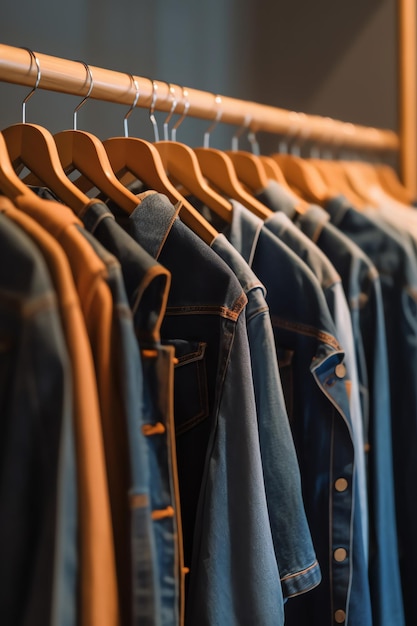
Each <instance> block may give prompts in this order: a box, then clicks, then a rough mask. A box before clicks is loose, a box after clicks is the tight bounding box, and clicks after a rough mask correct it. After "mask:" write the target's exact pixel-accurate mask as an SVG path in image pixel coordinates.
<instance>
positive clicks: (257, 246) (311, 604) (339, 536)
mask: <svg viewBox="0 0 417 626" xmlns="http://www.w3.org/2000/svg"><path fill="white" fill-rule="evenodd" d="M227 236H228V237H229V239H230V241H231V243H232V244H233V245H234V246H235V247H236V248H237V250H238V251H239V252H240V253H241V254H242V255H243V257H244V258H245V259H246V260H247V261H248V262H249V263H250V265H251V267H252V269H253V271H254V272H255V274H256V275H257V276H258V277H259V278H260V280H262V283H263V284H264V285H265V287H266V289H267V303H268V305H269V308H270V313H271V319H272V325H273V328H274V335H275V343H276V350H277V354H278V357H279V362H280V371H281V377H282V383H283V389H284V396H285V400H286V405H287V409H288V414H289V417H290V423H291V428H292V432H293V436H294V441H295V445H296V449H297V455H298V459H299V464H300V470H301V480H302V487H303V497H304V503H305V507H306V512H307V519H308V522H309V525H310V529H311V533H312V537H313V542H314V547H315V550H316V553H317V557H318V561H319V564H320V568H321V571H322V575H323V580H322V582H321V584H320V585H319V586H318V587H316V588H315V589H313V590H312V591H311V592H309V593H307V594H304V595H302V596H299V597H297V598H295V599H293V600H290V601H289V602H287V604H286V624H289V625H292V624H294V626H295V625H297V626H299V625H300V624H306V623H308V624H317V625H320V626H324V625H326V624H329V625H330V624H333V623H334V622H335V620H336V621H337V620H338V619H341V618H342V616H343V620H344V621H346V622H347V623H349V624H357V626H365V625H367V624H371V613H370V601H369V593H368V586H367V580H366V570H365V567H364V553H363V543H362V541H363V539H362V527H361V524H360V516H359V515H358V512H359V510H358V508H357V506H356V505H357V495H356V472H355V459H354V446H353V440H352V427H351V422H350V413H349V400H348V394H347V385H346V383H348V384H349V381H348V380H347V378H346V368H345V366H344V364H343V361H344V353H343V351H342V348H341V347H340V345H339V342H338V341H337V339H336V337H335V329H334V324H333V321H332V319H331V316H330V313H329V310H328V307H327V304H326V301H325V299H324V295H323V292H322V290H321V288H320V285H319V283H318V282H317V279H316V278H315V277H314V275H313V273H312V272H311V270H309V268H308V267H307V266H306V265H305V264H304V263H303V262H302V261H301V260H300V259H299V258H298V257H297V256H296V255H295V254H294V253H293V252H292V251H291V250H290V249H289V248H288V247H287V246H285V244H284V243H282V242H281V241H280V240H279V239H278V238H277V237H276V236H275V235H273V234H272V233H271V232H270V231H269V230H268V229H266V228H265V227H264V226H263V222H262V221H261V220H259V219H258V218H256V217H255V216H254V215H253V214H252V213H250V212H249V211H248V210H247V209H245V208H244V207H242V206H241V205H239V204H238V203H234V206H233V221H232V224H231V227H230V229H229V230H228V231H227ZM364 570H365V571H364ZM352 587H354V588H355V590H356V588H358V592H357V595H356V598H355V599H356V601H357V603H358V607H357V614H356V615H355V616H354V617H352V615H351V613H352V606H351V603H350V595H351V589H352Z"/></svg>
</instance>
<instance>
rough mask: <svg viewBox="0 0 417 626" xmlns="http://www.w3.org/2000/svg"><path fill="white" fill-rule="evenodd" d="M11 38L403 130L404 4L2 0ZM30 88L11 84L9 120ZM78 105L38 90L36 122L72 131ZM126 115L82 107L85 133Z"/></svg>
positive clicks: (32, 109)
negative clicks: (400, 32)
mask: <svg viewBox="0 0 417 626" xmlns="http://www.w3.org/2000/svg"><path fill="white" fill-rule="evenodd" d="M0 41H1V42H2V43H5V44H9V45H13V46H25V47H29V48H32V49H34V50H38V51H39V52H43V53H45V54H51V55H55V56H61V57H65V58H69V59H80V60H84V61H86V62H88V63H91V64H92V65H97V66H101V67H106V68H109V69H114V70H118V71H124V72H130V73H135V74H137V75H141V76H149V77H152V78H156V79H160V80H166V81H172V82H174V83H178V84H180V85H185V86H189V87H195V88H198V89H203V90H206V91H212V92H213V93H222V94H224V95H229V96H233V97H238V98H244V99H248V100H255V101H258V102H263V103H266V104H271V105H274V106H280V107H284V108H288V109H292V110H297V111H304V112H306V113H316V114H321V115H328V116H331V117H335V118H338V119H342V120H345V121H350V122H356V123H361V124H366V125H374V126H380V127H386V128H392V129H396V128H397V67H396V64H397V44H396V2H395V0H352V1H351V2H340V1H335V0H316V1H315V2H310V1H309V0H279V1H275V2H273V1H272V0H256V1H255V0H211V1H207V0H155V1H153V2H152V1H151V0H135V1H134V0H119V1H118V2H117V3H116V2H114V1H113V2H111V0H72V1H71V2H65V3H63V2H59V0H55V1H54V0H38V1H37V2H33V0H20V1H19V2H14V0H13V1H11V0H2V2H1V6H0ZM26 92H27V89H26V88H22V87H20V86H16V85H6V84H4V83H2V84H1V83H0V99H1V100H0V101H1V122H0V127H4V126H7V125H8V124H11V123H14V122H18V121H20V119H21V107H20V103H21V101H22V99H23V97H24V95H25V94H26ZM77 103H78V100H77V99H75V98H74V97H72V96H67V95H63V94H52V93H51V92H44V93H41V92H39V93H38V94H36V95H35V96H34V97H33V98H32V100H31V101H30V103H29V104H28V111H27V116H28V121H32V122H36V123H40V124H44V125H46V126H48V128H49V129H50V130H51V131H52V132H55V131H57V130H62V129H64V128H70V127H71V125H72V110H73V108H74V107H75V106H76V104H77ZM124 114H125V110H124V109H123V108H122V107H120V106H119V105H113V104H109V103H104V102H93V101H91V102H88V103H87V104H86V105H85V107H84V108H83V109H82V112H80V114H79V122H78V123H79V128H83V129H85V130H90V131H91V132H94V133H96V134H97V135H98V136H100V137H102V138H104V137H106V136H110V135H119V134H122V130H123V127H122V120H123V115H124ZM161 116H162V117H161ZM163 116H164V114H160V115H159V116H158V119H159V121H160V122H161V123H162V121H163ZM206 126H207V122H204V121H201V120H198V121H197V120H186V121H185V122H184V124H183V126H182V127H181V129H180V130H179V131H178V139H179V140H182V141H188V142H189V143H190V144H192V145H198V144H200V143H201V141H202V136H203V132H204V130H205V128H206ZM233 130H234V129H231V128H228V127H226V126H225V125H220V126H219V127H218V128H217V129H216V130H215V131H214V133H213V136H212V139H211V144H212V145H213V146H218V147H223V146H225V145H229V141H230V136H231V134H232V133H233ZM130 133H131V134H132V135H133V134H136V135H138V136H142V137H144V138H147V139H148V138H152V131H151V126H150V123H149V120H148V117H147V112H146V111H144V110H138V111H135V112H134V114H133V115H132V116H131V122H130ZM260 141H261V145H262V146H263V147H265V148H268V149H269V148H272V149H273V148H274V147H275V146H276V145H277V138H271V137H266V136H261V137H260ZM244 147H245V146H244Z"/></svg>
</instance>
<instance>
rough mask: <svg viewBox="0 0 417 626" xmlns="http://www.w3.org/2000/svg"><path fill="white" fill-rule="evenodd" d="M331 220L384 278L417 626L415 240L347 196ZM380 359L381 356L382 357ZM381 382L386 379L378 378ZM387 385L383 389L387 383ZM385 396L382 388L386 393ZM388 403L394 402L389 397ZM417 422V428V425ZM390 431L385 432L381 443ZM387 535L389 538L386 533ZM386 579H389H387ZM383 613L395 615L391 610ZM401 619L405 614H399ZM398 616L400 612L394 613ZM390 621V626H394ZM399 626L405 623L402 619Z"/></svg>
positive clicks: (403, 523) (391, 591) (407, 589)
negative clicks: (416, 596) (365, 211)
mask: <svg viewBox="0 0 417 626" xmlns="http://www.w3.org/2000/svg"><path fill="white" fill-rule="evenodd" d="M326 210H327V211H328V213H329V215H330V219H331V221H332V223H333V224H335V225H336V226H337V228H338V229H339V230H340V231H342V232H343V233H345V235H348V236H349V238H350V239H352V240H353V241H354V242H355V243H356V244H357V245H358V246H359V247H360V248H361V249H362V250H363V251H364V252H365V253H366V254H367V255H368V256H369V258H370V259H371V260H372V261H373V263H375V266H376V267H377V269H378V271H379V275H380V279H381V288H382V299H383V309H384V317H385V326H386V343H387V350H388V358H389V362H388V363H389V386H390V392H391V415H392V423H391V429H390V430H388V432H387V433H386V440H387V441H391V438H392V442H393V460H394V480H395V500H396V512H397V527H398V552H399V559H400V570H401V583H402V593H403V600H404V610H405V620H406V623H407V624H408V623H410V624H413V623H417V607H416V603H415V599H414V588H415V583H416V582H417V577H416V574H415V562H416V559H417V536H416V534H415V531H414V528H415V521H416V519H417V498H415V497H414V495H412V494H413V490H414V480H413V477H414V475H415V473H416V472H417V456H416V454H415V452H414V450H415V446H416V445H417V429H416V427H415V424H416V423H417V388H416V385H415V378H416V375H417V341H416V338H417V266H416V259H415V253H414V251H413V248H412V246H411V244H410V242H409V241H408V240H407V239H406V238H404V237H401V236H400V235H398V234H397V233H395V232H394V230H393V229H392V228H390V227H389V226H388V225H386V224H384V223H383V222H379V221H376V220H375V219H373V218H372V217H370V216H368V215H364V214H363V213H361V212H358V211H356V210H355V209H353V208H352V207H351V206H349V203H348V202H347V201H346V199H345V198H343V196H340V197H338V198H335V199H334V200H332V201H331V202H329V203H328V204H327V205H326ZM377 356H378V358H380V356H381V355H380V353H378V355H377ZM377 380H378V382H379V381H380V380H381V378H379V379H377ZM381 387H382V385H381ZM380 391H381V393H382V389H381V390H380ZM386 400H387V401H388V400H389V398H386ZM412 424H414V425H412ZM383 436H384V433H383V432H382V433H381V439H382V437H383ZM387 468H388V464H387V458H386V457H382V455H381V460H380V466H379V470H378V472H377V471H375V474H374V476H375V480H378V481H380V482H381V483H382V489H383V492H384V494H385V496H386V497H387V495H388V494H389V492H388V487H390V483H389V481H387ZM388 520H389V518H387V511H385V516H382V515H381V516H380V517H379V519H378V524H379V525H380V526H381V525H382V526H384V525H386V524H387V521H388ZM382 536H383V535H382ZM381 545H382V546H384V549H385V550H386V551H388V554H387V556H389V551H390V550H392V548H393V547H395V548H397V540H396V538H395V537H394V538H393V537H392V534H390V535H388V538H387V539H385V540H384V541H383V542H382V541H381ZM387 556H384V558H383V559H382V561H381V563H380V567H379V572H380V576H381V579H382V580H381V592H380V597H381V602H382V601H383V600H384V601H385V602H391V603H392V605H393V607H395V606H396V605H398V603H399V601H400V597H399V596H400V592H399V590H398V583H397V581H398V568H397V566H396V564H394V565H395V567H394V565H393V564H392V562H391V563H390V565H389V567H388V571H387V573H386V574H385V576H384V577H383V573H384V572H385V571H386V570H387V568H386V567H385V564H386V563H387V561H385V559H386V558H387ZM382 577H383V578H382ZM381 614H382V615H390V613H389V611H388V610H387V609H386V610H385V612H384V613H382V609H381ZM397 614H398V615H399V611H398V612H397ZM393 615H394V617H395V613H394V611H393ZM394 617H393V618H392V620H391V621H389V619H388V618H387V621H386V622H383V623H384V624H385V623H386V624H387V626H388V624H390V623H394ZM396 619H397V621H396V622H395V623H398V624H401V623H403V622H401V621H400V619H399V617H397V618H396Z"/></svg>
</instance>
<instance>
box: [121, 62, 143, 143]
mask: <svg viewBox="0 0 417 626" xmlns="http://www.w3.org/2000/svg"><path fill="white" fill-rule="evenodd" d="M128 76H129V78H130V81H131V84H132V85H133V86H134V88H135V99H134V100H133V102H132V104H131V105H130V109H129V110H128V112H127V113H126V115H125V116H124V118H123V128H124V134H125V137H129V127H128V119H129V117H130V116H131V115H132V111H133V109H134V108H135V107H136V105H137V103H138V100H139V95H140V94H139V85H138V81H137V80H136V78H135V77H134V76H133V74H128Z"/></svg>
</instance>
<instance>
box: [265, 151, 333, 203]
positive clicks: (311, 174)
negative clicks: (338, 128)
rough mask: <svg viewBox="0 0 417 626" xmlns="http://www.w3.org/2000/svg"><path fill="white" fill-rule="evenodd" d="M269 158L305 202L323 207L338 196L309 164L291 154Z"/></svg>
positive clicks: (278, 154)
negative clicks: (275, 163) (274, 162)
mask: <svg viewBox="0 0 417 626" xmlns="http://www.w3.org/2000/svg"><path fill="white" fill-rule="evenodd" d="M271 157H272V158H273V159H274V161H276V162H277V163H278V165H279V166H280V168H281V169H282V171H283V173H284V176H285V178H286V180H287V181H288V183H289V185H290V186H291V187H292V188H293V189H295V190H296V192H298V193H300V194H301V195H302V196H303V197H304V198H305V199H306V200H308V201H310V202H315V203H317V204H321V205H324V204H326V202H328V201H329V200H330V199H331V198H333V197H334V196H336V195H338V194H337V191H335V190H334V189H332V188H329V186H328V185H327V184H326V183H325V182H324V180H323V178H322V176H321V175H320V173H319V172H318V171H317V169H315V168H314V167H313V165H312V164H311V163H309V162H308V161H306V160H305V159H302V158H301V157H298V156H294V155H292V154H281V153H275V154H272V155H271Z"/></svg>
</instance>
